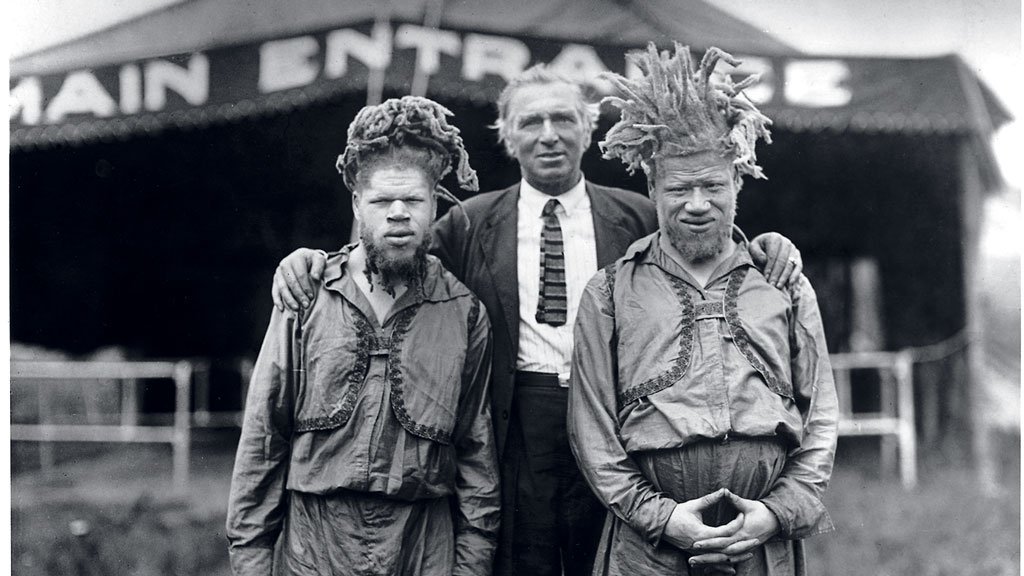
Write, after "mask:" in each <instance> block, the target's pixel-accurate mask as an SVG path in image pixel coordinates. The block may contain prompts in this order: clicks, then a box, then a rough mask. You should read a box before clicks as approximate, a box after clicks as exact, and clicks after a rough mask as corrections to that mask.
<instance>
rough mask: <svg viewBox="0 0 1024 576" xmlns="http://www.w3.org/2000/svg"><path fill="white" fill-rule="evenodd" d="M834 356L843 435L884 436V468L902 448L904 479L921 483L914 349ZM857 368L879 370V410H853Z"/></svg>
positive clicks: (907, 485)
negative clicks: (918, 466)
mask: <svg viewBox="0 0 1024 576" xmlns="http://www.w3.org/2000/svg"><path fill="white" fill-rule="evenodd" d="M830 359H831V360H832V371H833V374H834V375H835V381H836V392H837V394H838V395H839V413H840V418H839V435H840V436H880V437H881V438H882V460H883V467H884V466H885V465H886V464H887V463H888V462H887V461H890V460H892V459H893V458H894V453H895V448H896V447H898V449H899V471H900V480H901V481H902V483H903V487H904V488H908V489H909V488H913V487H914V486H916V485H917V433H916V431H915V429H914V354H913V351H912V350H909V349H908V350H902V351H899V352H851V353H842V354H831V355H830ZM854 370H875V371H877V372H878V375H879V381H878V382H879V393H880V410H879V411H878V412H853V410H852V398H853V394H852V382H851V380H852V379H851V373H852V371H854ZM894 442H895V443H894Z"/></svg>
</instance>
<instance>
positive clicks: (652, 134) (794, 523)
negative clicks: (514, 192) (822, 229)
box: [569, 44, 837, 576]
mask: <svg viewBox="0 0 1024 576" xmlns="http://www.w3.org/2000/svg"><path fill="white" fill-rule="evenodd" d="M630 58H631V59H632V61H633V62H634V63H635V64H636V65H637V66H638V67H639V69H640V70H641V72H642V75H641V76H640V77H639V78H636V79H634V80H630V79H626V78H624V77H621V76H618V75H614V74H611V75H608V79H609V80H611V81H612V83H613V84H615V85H616V87H617V88H618V89H619V91H620V93H621V94H620V95H619V96H617V97H610V98H608V99H606V101H607V102H609V103H610V104H611V105H613V106H615V107H617V108H619V110H620V111H621V113H622V115H621V119H620V121H619V122H618V123H617V124H615V126H613V127H612V128H611V129H610V130H609V131H608V134H607V136H606V138H605V140H604V141H603V142H601V149H602V150H603V151H604V154H605V157H606V158H619V159H621V160H622V162H623V163H625V164H626V166H627V168H628V169H629V170H630V171H632V170H635V169H637V168H640V169H642V170H643V171H644V173H645V174H646V175H647V182H648V190H649V193H650V195H651V197H652V199H653V200H654V202H655V207H656V211H657V216H658V228H659V229H658V231H657V232H655V233H654V234H651V235H650V236H648V237H646V238H643V239H641V240H639V241H637V242H635V243H634V244H633V245H632V246H630V248H629V249H628V250H627V251H626V254H625V256H623V257H622V258H620V259H619V260H618V261H617V262H615V264H613V265H611V266H609V267H607V268H605V269H604V271H603V272H601V273H598V275H597V276H595V277H594V278H593V279H592V280H591V281H590V283H589V284H588V286H587V288H586V291H585V292H584V294H583V298H582V300H581V302H580V308H579V314H578V316H577V321H576V328H575V342H576V344H575V350H574V353H573V359H572V371H573V378H574V380H573V386H572V387H571V388H570V392H569V439H570V442H571V444H572V447H573V451H574V453H575V454H576V458H577V460H578V462H579V464H580V469H581V470H582V471H583V474H584V476H585V477H586V479H587V482H588V484H589V485H590V487H591V488H592V489H593V490H594V493H595V494H597V496H598V498H599V499H600V500H601V501H602V503H603V504H604V505H605V506H606V507H607V508H608V510H609V514H608V516H607V520H606V522H605V530H604V533H603V535H602V539H601V544H600V547H599V550H598V554H597V565H596V566H595V570H594V573H595V574H608V575H626V574H646V575H662V574H663V575H665V576H668V575H673V576H676V575H679V574H744V575H771V576H779V575H787V576H790V575H796V574H804V573H805V572H806V568H805V561H804V558H803V546H802V542H801V539H802V538H805V537H808V536H811V535H814V534H818V533H821V532H824V531H827V530H831V529H832V522H831V520H830V518H829V515H828V513H827V512H826V510H825V508H824V506H823V505H822V495H823V493H824V491H825V488H826V486H827V484H828V481H829V478H830V476H831V473H832V461H833V457H834V455H835V447H836V422H837V402H836V392H835V385H834V383H833V381H832V371H831V367H830V365H829V359H828V350H827V349H826V347H825V335H824V331H823V328H822V324H821V316H820V313H819V311H818V305H817V300H816V298H815V294H814V290H813V289H812V288H811V285H810V284H809V283H808V282H807V279H806V278H805V277H804V276H803V275H800V277H799V279H798V280H797V281H796V282H794V283H791V284H790V285H789V286H788V287H786V288H785V289H779V288H777V287H776V286H775V285H773V284H772V283H770V282H769V281H767V280H766V279H765V277H764V275H763V274H762V273H761V272H760V271H759V270H758V269H757V268H756V267H755V266H754V265H753V264H752V262H751V259H750V255H749V253H748V251H747V241H746V239H745V237H744V236H743V233H742V232H740V230H739V229H738V228H736V227H735V226H734V224H733V221H734V218H735V214H736V197H737V194H738V192H739V189H740V185H741V182H742V181H741V178H742V177H743V175H751V176H754V177H761V178H763V177H764V175H763V174H762V173H761V169H760V168H759V167H758V166H757V156H756V154H755V149H754V148H755V142H756V141H757V139H759V138H762V139H764V140H766V141H767V140H769V132H768V125H769V124H770V121H769V120H768V118H767V117H765V116H764V115H763V114H761V113H760V112H759V111H758V110H757V109H756V108H755V107H754V106H753V105H752V104H751V103H750V102H749V101H747V100H746V99H744V97H743V95H742V93H741V91H742V89H743V88H744V87H746V86H747V85H749V84H750V83H751V82H753V80H751V79H748V80H745V81H743V82H741V83H739V84H732V82H731V81H730V80H729V79H728V78H722V79H719V78H716V77H715V76H713V72H714V69H715V65H716V64H717V63H718V62H719V61H720V60H725V61H726V62H729V63H731V64H737V62H736V61H735V60H733V58H732V57H731V56H729V55H728V54H726V53H724V52H722V51H721V50H718V49H717V48H711V49H710V50H708V52H707V53H706V54H705V56H704V59H703V60H702V61H701V63H700V65H699V67H698V68H697V69H696V70H694V69H693V64H692V62H691V59H690V51H689V49H688V48H686V47H683V46H680V45H679V44H676V45H675V52H674V54H672V53H668V52H661V53H660V52H658V50H657V49H656V48H655V47H654V45H653V44H652V45H651V46H649V48H648V50H647V51H646V52H645V53H641V54H639V55H631V56H630Z"/></svg>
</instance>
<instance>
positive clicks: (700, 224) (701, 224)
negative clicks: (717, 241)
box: [682, 219, 715, 234]
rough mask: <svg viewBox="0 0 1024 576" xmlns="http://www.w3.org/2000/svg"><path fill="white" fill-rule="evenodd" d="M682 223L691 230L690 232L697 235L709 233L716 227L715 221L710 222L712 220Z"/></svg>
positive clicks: (684, 221)
mask: <svg viewBox="0 0 1024 576" xmlns="http://www.w3.org/2000/svg"><path fill="white" fill-rule="evenodd" d="M682 223H683V225H684V226H686V229H687V230H689V231H690V232H693V233H696V234H700V233H702V232H707V231H708V230H711V227H712V226H714V224H715V221H714V220H710V219H708V220H683V221H682Z"/></svg>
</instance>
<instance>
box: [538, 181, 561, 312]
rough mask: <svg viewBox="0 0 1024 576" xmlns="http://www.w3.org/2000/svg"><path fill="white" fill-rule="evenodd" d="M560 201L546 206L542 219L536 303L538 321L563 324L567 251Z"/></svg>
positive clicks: (553, 201)
mask: <svg viewBox="0 0 1024 576" xmlns="http://www.w3.org/2000/svg"><path fill="white" fill-rule="evenodd" d="M558 206H559V203H558V200H555V199H551V200H548V203H547V204H545V205H544V211H543V212H541V218H543V219H544V231H543V233H542V236H541V238H542V241H541V246H540V301H539V302H538V303H537V322H538V323H540V324H550V325H552V326H561V325H563V324H565V317H566V299H565V253H564V252H563V251H562V226H561V225H560V224H559V223H558V216H557V215H556V214H555V210H556V209H557V208H558Z"/></svg>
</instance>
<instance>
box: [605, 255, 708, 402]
mask: <svg viewBox="0 0 1024 576" xmlns="http://www.w3.org/2000/svg"><path fill="white" fill-rule="evenodd" d="M665 275H666V276H668V279H669V282H671V283H672V288H673V289H675V291H676V297H677V298H678V299H679V305H680V308H682V311H683V317H682V319H681V320H680V321H679V326H680V331H679V356H676V359H675V364H674V365H673V366H672V367H671V368H669V369H668V371H666V372H665V373H663V374H661V375H660V376H656V377H654V378H651V379H650V380H647V381H646V382H643V383H642V384H638V385H636V386H633V387H632V388H629V389H628V390H625V391H623V392H620V393H619V395H618V396H619V404H620V405H621V406H625V405H626V404H629V403H631V402H635V401H636V400H637V399H639V398H641V397H643V396H649V395H651V394H654V393H655V392H659V391H661V390H664V389H665V388H668V387H669V386H671V385H673V384H675V383H676V382H678V381H679V379H680V378H682V377H683V375H684V374H686V369H687V368H688V367H689V366H690V354H691V353H692V352H693V320H694V316H693V299H692V298H691V297H690V292H689V291H688V290H687V288H686V282H683V281H682V280H680V279H679V278H676V277H675V276H672V275H671V274H668V273H665ZM613 298H614V295H613Z"/></svg>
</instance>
